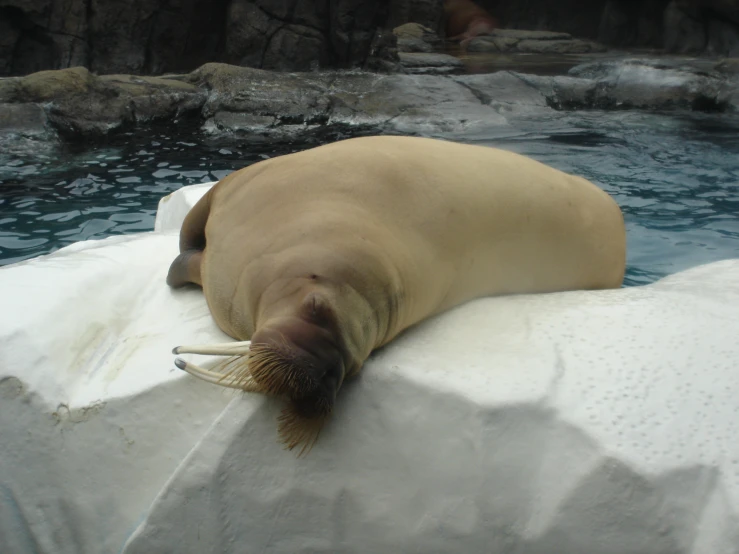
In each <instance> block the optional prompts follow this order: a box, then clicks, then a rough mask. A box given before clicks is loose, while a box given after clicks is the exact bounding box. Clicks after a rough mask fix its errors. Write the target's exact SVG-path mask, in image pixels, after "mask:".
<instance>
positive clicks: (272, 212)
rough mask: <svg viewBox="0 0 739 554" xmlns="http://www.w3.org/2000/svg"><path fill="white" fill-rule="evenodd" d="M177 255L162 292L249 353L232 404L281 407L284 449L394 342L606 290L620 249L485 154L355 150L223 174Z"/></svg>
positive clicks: (310, 153) (507, 157)
mask: <svg viewBox="0 0 739 554" xmlns="http://www.w3.org/2000/svg"><path fill="white" fill-rule="evenodd" d="M180 251H181V254H180V255H179V256H178V257H177V258H176V259H175V260H174V262H173V263H172V266H171V268H170V272H169V276H168V283H169V284H170V285H171V286H173V287H178V286H182V285H184V284H186V283H196V284H199V285H201V286H202V287H203V290H204V293H205V297H206V299H207V302H208V306H209V308H210V311H211V313H212V314H213V317H214V319H215V320H216V322H217V323H218V325H219V327H220V328H221V329H223V331H225V332H226V333H227V334H229V335H230V336H232V337H234V338H235V339H238V340H248V339H251V341H252V342H251V352H250V354H249V357H248V376H249V378H250V379H253V382H254V383H256V386H255V387H253V388H250V389H248V390H256V391H259V392H263V393H267V394H275V395H280V396H283V397H285V398H287V400H288V408H287V409H286V411H285V412H284V414H283V417H282V418H281V423H280V434H281V436H282V439H283V440H284V441H285V442H286V444H287V445H288V446H289V447H293V446H296V445H299V444H305V443H312V442H313V441H314V440H315V437H316V435H317V433H318V431H319V430H320V427H321V424H322V422H323V420H324V419H325V418H326V417H327V416H328V415H329V414H330V412H331V410H332V408H333V405H334V401H335V398H336V394H337V392H338V390H339V388H340V387H341V384H342V382H343V381H344V379H345V378H346V377H348V376H351V375H353V374H356V373H357V372H358V371H359V370H360V368H361V367H362V364H363V363H364V361H365V360H366V359H367V358H368V356H369V355H370V353H371V352H372V351H373V350H374V349H376V348H378V347H380V346H382V345H384V344H387V343H388V342H390V341H391V340H393V338H395V337H396V336H397V335H398V334H399V333H401V332H402V331H403V330H405V329H407V328H408V327H411V326H413V325H415V324H416V323H418V322H420V321H422V320H424V319H426V318H428V317H430V316H432V315H434V314H438V313H440V312H443V311H445V310H447V309H449V308H452V307H454V306H457V305H459V304H462V303H464V302H467V301H469V300H472V299H474V298H477V297H481V296H488V295H498V294H512V293H533V292H552V291H563V290H573V289H599V288H616V287H619V286H620V285H621V282H622V280H623V275H624V269H625V253H626V242H625V231H624V224H623V218H622V215H621V211H620V209H619V208H618V206H617V205H616V203H615V202H614V201H613V200H612V199H611V198H610V197H609V196H608V194H606V193H605V192H603V191H602V190H600V189H599V188H598V187H596V186H595V185H593V184H592V183H589V182H588V181H586V180H585V179H582V178H580V177H575V176H571V175H567V174H565V173H562V172H560V171H558V170H556V169H553V168H550V167H547V166H545V165H543V164H540V163H538V162H536V161H534V160H531V159H529V158H525V157H523V156H519V155H517V154H513V153H510V152H505V151H502V150H497V149H493V148H488V147H482V146H470V145H462V144H456V143H452V142H446V141H440V140H432V139H423V138H412V137H365V138H357V139H350V140H345V141H340V142H336V143H333V144H330V145H326V146H321V147H318V148H314V149H311V150H307V151H304V152H300V153H296V154H290V155H287V156H282V157H278V158H274V159H271V160H267V161H264V162H260V163H258V164H254V165H252V166H249V167H247V168H245V169H242V170H240V171H237V172H235V173H232V174H231V175H229V176H228V177H226V178H225V179H223V180H221V181H220V182H219V183H218V184H217V185H216V186H214V187H213V188H212V189H211V190H210V191H209V192H208V193H207V194H206V195H205V196H204V197H203V198H202V199H201V200H200V202H198V204H197V205H196V206H194V207H193V209H192V210H191V211H190V213H189V214H188V215H187V217H186V219H185V221H184V223H183V226H182V232H181V235H180ZM244 371H246V370H244Z"/></svg>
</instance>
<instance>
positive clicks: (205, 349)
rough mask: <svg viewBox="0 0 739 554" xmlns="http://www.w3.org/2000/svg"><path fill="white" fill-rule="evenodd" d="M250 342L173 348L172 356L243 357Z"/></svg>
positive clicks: (247, 350)
mask: <svg viewBox="0 0 739 554" xmlns="http://www.w3.org/2000/svg"><path fill="white" fill-rule="evenodd" d="M250 346H251V341H250V340H244V341H239V342H222V343H216V344H193V345H190V346H175V347H174V348H173V349H172V354H209V355H212V356H244V355H245V354H248V353H249V347H250Z"/></svg>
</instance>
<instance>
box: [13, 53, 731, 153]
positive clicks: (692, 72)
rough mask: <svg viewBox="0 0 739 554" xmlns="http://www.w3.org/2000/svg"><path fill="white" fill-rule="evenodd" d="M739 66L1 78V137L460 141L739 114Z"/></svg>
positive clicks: (657, 63)
mask: <svg viewBox="0 0 739 554" xmlns="http://www.w3.org/2000/svg"><path fill="white" fill-rule="evenodd" d="M413 57H415V58H416V59H421V60H422V59H423V58H424V57H426V58H427V59H428V60H430V61H428V62H426V66H425V67H424V66H423V65H422V64H421V63H420V62H415V63H416V66H415V67H416V70H419V71H420V70H428V71H439V70H440V69H439V68H442V70H443V68H444V67H447V66H445V65H444V64H445V63H446V61H445V58H448V57H444V58H442V59H441V61H442V62H443V63H441V62H435V61H434V60H435V59H438V58H434V55H430V54H409V53H404V54H402V58H403V59H404V60H408V59H409V58H410V59H413ZM452 60H454V62H455V63H454V66H453V69H454V70H456V69H457V68H460V66H461V62H460V61H459V60H457V59H456V58H452ZM734 62H735V60H728V61H726V62H724V63H721V64H716V63H715V62H710V61H701V60H695V61H692V62H690V63H688V62H686V61H685V60H683V59H681V60H677V59H675V60H672V61H670V60H667V59H660V60H649V59H626V60H608V61H598V62H591V63H587V64H581V65H579V66H576V67H574V68H573V69H572V70H571V71H570V73H569V75H565V76H562V75H560V76H547V75H538V76H537V75H527V74H523V73H520V72H513V71H499V72H496V73H492V74H481V75H424V74H420V73H419V74H378V73H369V72H363V71H351V72H341V73H338V72H310V73H277V72H271V71H265V70H260V69H253V68H247V67H238V66H232V65H227V64H219V63H210V64H206V65H204V66H202V67H201V68H199V69H198V70H196V71H194V72H192V73H190V74H187V75H180V76H177V75H174V76H168V77H136V76H130V75H109V76H104V77H97V76H95V75H92V74H90V73H89V72H87V71H85V70H76V69H75V70H64V71H58V72H46V73H43V74H36V75H30V76H28V77H25V78H12V79H0V105H2V106H3V109H4V110H5V112H3V113H4V114H5V115H4V116H3V117H2V118H0V121H3V122H5V123H4V127H3V126H0V134H2V133H6V134H7V133H10V132H17V131H16V130H14V129H17V128H25V129H28V130H29V131H28V132H29V133H30V132H31V131H32V130H33V129H37V130H38V132H39V133H41V132H42V129H43V128H46V129H53V130H56V131H57V132H59V133H61V134H63V135H65V136H69V137H72V138H84V137H90V136H96V135H100V134H105V133H108V132H111V131H115V130H117V129H121V128H124V127H127V126H132V125H140V124H144V123H146V122H149V121H153V120H158V119H164V120H175V119H177V118H179V117H181V116H182V115H185V114H192V115H193V116H197V117H199V118H200V120H201V121H202V122H203V123H202V125H203V130H204V131H205V132H207V133H209V134H210V135H212V136H214V137H217V136H221V135H223V136H229V135H239V136H243V137H244V138H250V139H253V138H255V137H265V139H270V140H271V139H274V140H280V139H281V138H286V139H294V138H296V136H298V135H301V134H303V138H304V137H306V136H310V134H311V133H318V132H321V133H323V132H326V131H327V130H332V129H337V128H339V127H341V126H344V127H347V126H348V127H350V128H351V129H353V131H352V132H359V131H362V132H364V130H371V131H373V132H403V133H422V134H432V135H437V136H449V135H452V136H458V135H464V134H469V133H474V132H476V131H477V130H480V129H489V128H491V127H505V126H507V125H508V123H507V120H506V118H507V117H509V116H516V115H527V114H535V113H537V112H540V111H546V110H551V109H557V110H575V109H592V108H597V109H646V110H670V109H678V110H698V111H731V110H739V94H737V91H738V90H739V86H738V84H739V83H738V82H737V81H738V80H739V77H737V70H736V67H737V64H736V63H734ZM8 106H10V107H8ZM42 115H43V117H42ZM44 117H45V118H46V119H43V118H44ZM331 132H333V131H331Z"/></svg>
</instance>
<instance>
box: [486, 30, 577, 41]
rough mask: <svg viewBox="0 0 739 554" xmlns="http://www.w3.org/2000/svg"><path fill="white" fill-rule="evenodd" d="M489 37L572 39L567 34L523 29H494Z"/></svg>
mask: <svg viewBox="0 0 739 554" xmlns="http://www.w3.org/2000/svg"><path fill="white" fill-rule="evenodd" d="M490 36H492V37H501V38H510V39H517V40H570V39H571V38H572V35H570V34H569V33H556V32H552V31H526V30H523V29H496V30H495V31H493V32H492V33H490Z"/></svg>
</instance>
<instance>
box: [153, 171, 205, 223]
mask: <svg viewBox="0 0 739 554" xmlns="http://www.w3.org/2000/svg"><path fill="white" fill-rule="evenodd" d="M213 185H215V182H211V183H201V184H199V185H190V186H188V187H182V188H181V189H177V190H176V191H174V192H173V193H172V194H168V195H167V196H165V197H163V198H162V199H161V200H159V206H158V208H157V217H156V220H155V221H154V231H177V232H179V230H180V227H182V220H183V219H185V216H186V215H187V212H189V211H190V208H192V207H193V206H194V205H195V204H197V202H198V200H200V199H201V198H202V197H203V195H204V194H205V193H206V192H208V190H209V189H210V188H211V187H212V186H213Z"/></svg>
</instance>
